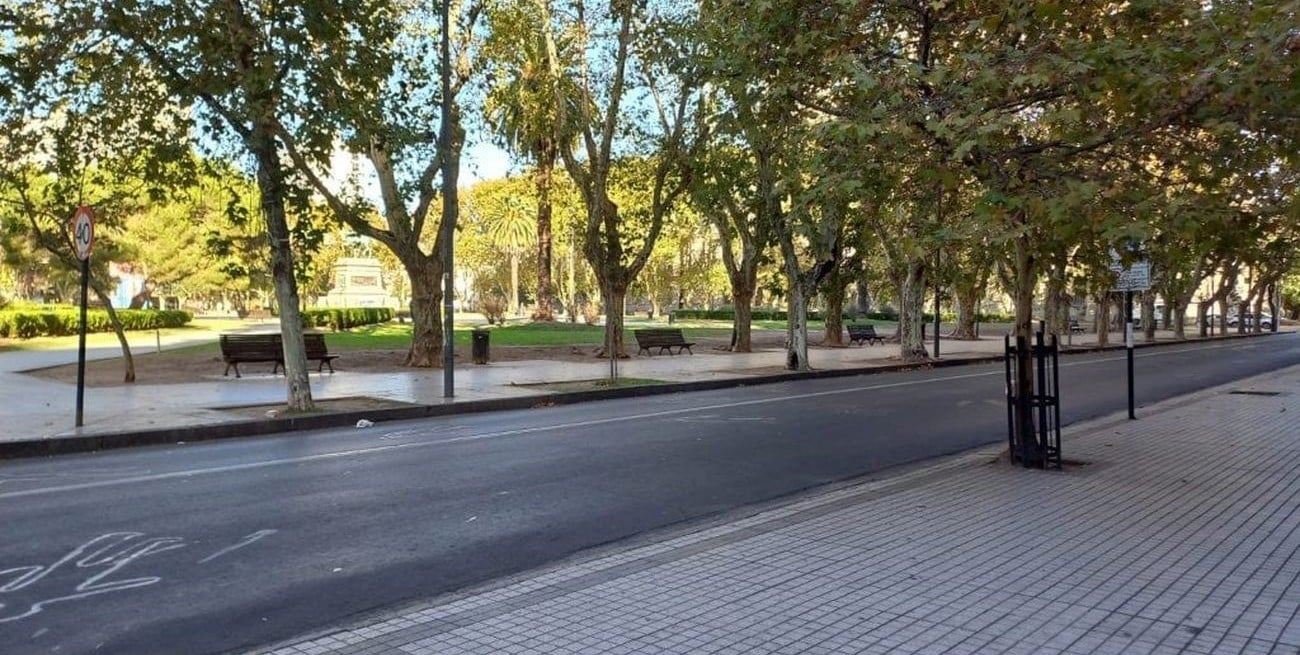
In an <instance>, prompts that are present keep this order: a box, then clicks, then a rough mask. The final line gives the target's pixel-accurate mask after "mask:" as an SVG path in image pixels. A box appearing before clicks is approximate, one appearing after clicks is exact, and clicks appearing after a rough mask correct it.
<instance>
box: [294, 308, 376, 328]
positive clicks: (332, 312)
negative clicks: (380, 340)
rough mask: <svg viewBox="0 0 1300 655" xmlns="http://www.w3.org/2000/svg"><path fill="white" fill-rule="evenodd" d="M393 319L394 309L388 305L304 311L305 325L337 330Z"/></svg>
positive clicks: (303, 324) (303, 321) (303, 323)
mask: <svg viewBox="0 0 1300 655" xmlns="http://www.w3.org/2000/svg"><path fill="white" fill-rule="evenodd" d="M391 320H393V310H392V309H389V308H388V307H342V308H338V309H305V310H303V311H302V326H303V327H305V328H313V327H324V328H329V329H331V330H334V331H335V332H338V331H340V330H347V329H351V328H354V327H360V326H363V325H374V324H376V323H387V322H389V321H391Z"/></svg>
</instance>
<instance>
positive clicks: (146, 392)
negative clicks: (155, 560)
mask: <svg viewBox="0 0 1300 655" xmlns="http://www.w3.org/2000/svg"><path fill="white" fill-rule="evenodd" d="M253 329H259V330H265V329H271V326H254V328H253ZM1158 336H1159V338H1161V339H1169V338H1170V337H1171V333H1168V332H1160V333H1158ZM212 339H214V337H212V336H211V335H208V336H205V337H202V340H206V341H209V342H210V341H211V340H212ZM1070 339H1071V340H1072V341H1073V343H1074V344H1076V345H1089V344H1093V343H1095V342H1096V335H1090V334H1089V335H1072V336H1071V337H1070ZM131 341H132V348H133V349H134V350H135V352H141V353H143V352H153V350H154V347H155V344H154V335H153V333H133V334H132V335H131ZM191 343H193V341H192V340H185V339H183V338H173V339H170V340H167V339H165V340H164V341H163V344H162V345H163V347H164V348H167V347H176V346H182V345H189V344H191ZM1111 343H1112V344H1116V343H1121V335H1119V334H1112V335H1111ZM928 345H929V342H927V346H928ZM1002 347H1003V343H1002V337H1001V336H1000V335H997V336H993V335H985V337H984V338H983V339H980V340H978V341H954V340H948V339H945V340H944V341H943V343H942V345H941V354H942V356H943V359H944V360H948V361H954V360H960V359H969V358H979V357H990V356H999V355H1001V353H1002ZM119 354H120V353H119V351H118V350H117V349H116V348H113V347H100V348H93V349H91V350H90V351H89V352H88V356H89V357H91V358H96V359H104V358H112V357H115V356H118V355H119ZM809 355H810V360H811V363H812V366H813V368H814V369H818V370H835V369H867V368H873V367H881V366H887V365H891V364H892V365H896V364H898V363H899V361H898V347H897V345H892V344H886V345H883V346H880V345H878V346H864V347H849V348H814V349H812V350H811V351H810V353H809ZM76 360H77V354H76V350H75V349H72V350H45V351H15V352H4V353H0V398H4V399H5V402H3V403H0V443H4V442H24V441H31V440H48V439H55V438H59V437H70V436H81V435H101V434H124V433H132V432H140V431H160V430H167V429H173V428H193V427H198V428H205V427H207V426H216V425H222V424H230V423H234V422H241V421H243V422H246V421H249V420H250V419H249V418H248V417H247V416H244V415H242V414H238V413H234V412H231V411H229V409H230V408H232V407H238V406H249V405H274V404H281V403H284V402H285V394H286V388H285V380H284V377H283V376H276V375H271V374H269V373H265V374H257V373H254V374H249V375H245V376H244V377H243V378H242V379H239V380H236V379H235V378H234V377H233V376H232V377H223V376H222V375H221V372H222V368H223V366H222V365H221V364H220V363H219V362H217V363H214V365H213V367H212V370H211V371H209V372H205V373H204V374H203V378H204V381H202V382H195V383H190V384H169V385H155V384H149V381H148V380H147V379H145V380H140V381H138V382H137V383H135V384H131V385H124V386H115V387H98V388H88V389H87V390H86V396H85V403H86V407H85V427H83V428H81V429H75V428H74V427H73V410H74V407H75V398H76V385H73V384H65V383H61V382H55V381H51V380H46V379H42V378H38V377H34V376H30V375H23V374H21V373H20V371H24V370H30V369H35V368H43V367H46V366H55V365H59V364H66V363H71V362H76ZM784 360H785V353H784V350H782V349H766V350H761V351H759V352H755V353H749V354H739V353H719V352H712V351H707V350H700V351H699V352H698V353H697V354H696V355H693V356H690V355H685V356H656V357H632V358H630V359H627V360H623V361H621V362H620V363H619V374H620V375H622V376H625V377H640V378H651V379H656V380H662V381H664V382H701V381H716V380H724V379H733V380H743V379H755V378H761V377H765V376H770V375H773V374H774V373H781V372H783V365H784ZM335 366H336V367H337V368H338V369H339V372H338V373H337V374H333V375H331V374H328V373H324V374H320V373H316V372H312V373H311V375H310V380H311V385H312V394H313V396H314V397H315V398H316V399H317V400H324V399H331V398H345V397H358V396H364V397H368V398H375V399H380V400H388V401H396V402H400V403H408V404H412V405H446V404H454V403H463V402H467V401H479V400H494V399H509V398H538V399H540V398H542V397H544V396H547V395H550V394H551V393H552V392H549V391H544V390H541V389H539V388H537V387H535V386H527V385H534V384H537V383H543V382H564V381H575V380H591V379H600V378H604V377H607V376H608V374H609V362H608V361H606V360H598V359H595V358H593V359H592V360H591V361H590V362H555V361H550V360H538V361H512V362H496V363H492V364H489V365H487V366H474V365H467V364H460V365H458V367H457V369H456V396H455V398H454V399H453V400H448V399H445V398H443V395H442V371H441V370H440V369H411V370H404V371H396V372H390V373H359V372H354V371H348V370H347V358H346V357H344V358H342V359H340V360H339V361H338V362H336V364H335ZM354 420H355V419H354Z"/></svg>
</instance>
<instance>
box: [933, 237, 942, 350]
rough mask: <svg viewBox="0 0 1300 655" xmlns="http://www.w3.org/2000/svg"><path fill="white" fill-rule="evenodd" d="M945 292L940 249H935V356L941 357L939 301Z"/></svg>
mask: <svg viewBox="0 0 1300 655" xmlns="http://www.w3.org/2000/svg"><path fill="white" fill-rule="evenodd" d="M942 297H943V292H942V291H941V290H940V289H939V251H938V250H935V251H934V358H935V359H939V302H940V299H941V298H942Z"/></svg>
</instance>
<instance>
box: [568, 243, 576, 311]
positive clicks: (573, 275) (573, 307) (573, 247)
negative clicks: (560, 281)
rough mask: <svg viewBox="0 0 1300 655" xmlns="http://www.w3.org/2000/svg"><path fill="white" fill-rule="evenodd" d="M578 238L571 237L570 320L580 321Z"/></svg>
mask: <svg viewBox="0 0 1300 655" xmlns="http://www.w3.org/2000/svg"><path fill="white" fill-rule="evenodd" d="M576 243H577V242H576V240H575V239H573V236H572V235H570V237H569V308H568V309H569V322H570V323H577V322H578V256H577V253H576V252H575V251H576V249H577V245H576Z"/></svg>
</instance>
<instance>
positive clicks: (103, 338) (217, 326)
mask: <svg viewBox="0 0 1300 655" xmlns="http://www.w3.org/2000/svg"><path fill="white" fill-rule="evenodd" d="M245 325H247V322H245V321H241V320H239V319H221V318H217V319H195V320H194V321H192V322H191V323H190V324H189V325H187V326H185V327H178V328H165V329H163V330H160V331H159V332H160V335H161V336H163V337H172V336H179V337H205V336H209V335H210V336H211V337H212V340H213V343H214V344H215V343H216V335H217V334H218V333H221V332H225V331H227V330H231V329H235V328H239V327H243V326H245ZM126 338H127V339H129V340H130V341H131V342H132V343H133V344H134V345H135V347H140V346H141V345H145V346H149V347H152V345H153V339H154V331H153V330H132V331H128V332H127V333H126ZM77 340H78V337H77V336H75V335H73V336H67V337H35V338H32V339H11V340H7V341H4V342H2V343H0V352H5V351H14V350H60V349H71V348H76V347H77ZM117 344H118V342H117V335H116V334H114V333H112V332H96V333H93V334H87V335H86V347H87V348H96V347H102V346H116V345H117ZM134 349H135V348H132V350H134Z"/></svg>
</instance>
